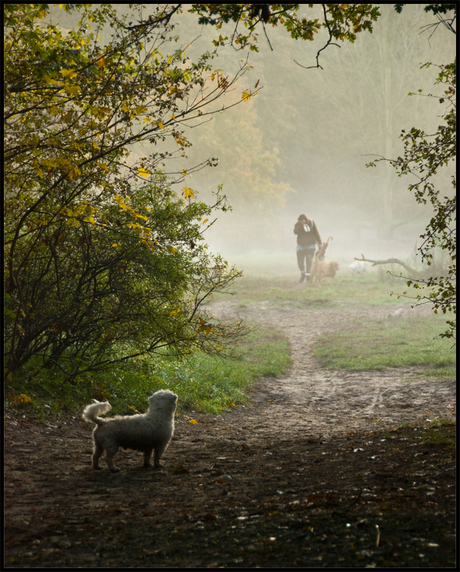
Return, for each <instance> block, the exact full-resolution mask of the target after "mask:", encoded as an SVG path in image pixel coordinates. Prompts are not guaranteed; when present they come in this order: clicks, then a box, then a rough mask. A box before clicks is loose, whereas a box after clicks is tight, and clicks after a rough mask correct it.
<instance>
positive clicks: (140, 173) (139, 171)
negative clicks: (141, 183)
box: [137, 167, 150, 177]
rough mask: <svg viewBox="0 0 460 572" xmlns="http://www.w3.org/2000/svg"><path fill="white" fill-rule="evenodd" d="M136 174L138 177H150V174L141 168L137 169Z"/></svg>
mask: <svg viewBox="0 0 460 572" xmlns="http://www.w3.org/2000/svg"><path fill="white" fill-rule="evenodd" d="M137 174H138V175H139V176H140V177H148V176H149V175H150V173H149V172H148V171H147V170H146V169H144V168H143V167H141V168H140V169H138V171H137Z"/></svg>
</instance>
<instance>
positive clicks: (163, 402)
mask: <svg viewBox="0 0 460 572" xmlns="http://www.w3.org/2000/svg"><path fill="white" fill-rule="evenodd" d="M149 404H150V410H152V411H162V412H164V413H169V414H171V415H172V414H173V413H174V411H175V410H176V405H177V395H176V394H175V393H173V392H172V391H170V390H169V389H160V391H156V392H155V393H154V394H153V395H151V396H150V397H149Z"/></svg>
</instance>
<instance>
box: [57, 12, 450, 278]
mask: <svg viewBox="0 0 460 572" xmlns="http://www.w3.org/2000/svg"><path fill="white" fill-rule="evenodd" d="M379 8H380V12H381V17H380V18H379V19H378V20H377V22H375V23H374V30H373V33H372V34H370V33H368V32H361V33H360V34H358V37H357V39H356V41H355V43H354V44H351V43H347V42H345V43H341V44H340V47H339V46H336V45H330V46H328V48H327V49H325V50H324V51H322V52H321V55H320V58H319V63H320V65H321V67H322V69H305V68H306V67H309V66H315V65H316V55H317V52H318V50H320V49H321V48H322V47H323V46H324V45H325V44H326V41H327V35H326V34H325V33H324V32H320V33H318V34H317V35H316V36H315V40H314V41H313V42H304V41H301V40H298V41H295V40H293V39H291V38H290V37H289V36H288V34H287V33H286V31H285V29H284V28H282V27H278V28H272V27H268V28H267V30H266V32H267V37H265V35H264V34H263V32H262V30H261V31H260V33H259V50H260V51H259V53H254V52H249V51H248V50H245V51H242V50H240V51H238V50H235V49H234V48H232V47H230V46H224V47H221V48H219V50H218V56H217V57H216V58H214V60H212V64H211V65H212V69H213V70H216V69H220V70H221V73H222V75H223V76H227V75H229V76H231V75H232V74H234V73H235V72H236V71H237V70H238V69H239V68H240V66H241V62H242V61H246V59H247V58H248V61H249V64H250V65H251V66H252V69H251V70H250V71H249V72H248V73H246V74H245V75H244V76H243V77H242V78H241V79H240V81H239V82H238V83H237V85H236V87H235V88H234V89H233V91H232V92H231V93H229V94H227V95H225V97H223V98H222V100H223V103H224V104H229V103H235V102H237V101H241V94H242V93H243V91H244V90H246V89H254V87H255V86H256V85H257V86H258V87H257V91H258V93H257V95H256V96H255V97H252V98H251V99H250V100H249V101H247V102H241V103H239V104H238V105H236V106H235V107H233V108H231V109H229V110H226V111H223V112H222V113H217V114H215V115H213V116H212V118H210V119H209V118H207V119H206V120H203V122H202V123H201V124H200V123H197V124H195V125H193V126H190V127H189V128H188V129H186V136H187V137H188V139H189V141H190V142H191V143H192V147H191V148H190V149H188V150H187V157H183V158H179V159H176V160H175V163H176V164H175V166H174V168H172V169H171V170H172V171H175V172H180V170H182V169H185V170H189V169H191V168H192V167H193V166H195V165H197V164H199V163H201V162H203V161H206V160H207V159H208V158H210V157H217V158H218V159H219V162H218V166H217V167H213V168H205V169H203V170H201V171H199V172H197V173H194V174H193V175H188V176H187V177H186V181H185V184H186V185H187V186H188V187H190V188H192V189H193V192H194V195H195V197H197V198H198V200H204V201H206V202H210V203H212V201H213V193H214V192H215V191H216V189H217V187H218V186H219V185H222V186H223V193H224V194H225V195H226V198H227V200H228V203H229V205H230V206H231V210H229V211H227V212H225V213H224V212H220V211H218V212H216V215H215V217H216V220H215V222H214V223H213V224H212V225H211V226H210V228H208V229H207V230H206V232H204V234H203V236H204V238H205V240H206V242H207V243H208V244H209V248H210V250H212V251H213V252H215V253H219V254H221V255H222V256H223V257H224V258H225V259H227V260H228V261H229V263H231V264H233V263H236V264H237V265H238V266H239V267H240V268H243V269H244V267H245V266H247V265H248V264H249V265H251V266H252V265H253V264H254V265H255V266H257V267H258V268H259V269H261V270H265V271H266V272H268V273H270V274H277V273H287V274H289V273H291V272H292V274H293V276H297V265H296V256H295V246H296V237H295V235H294V233H293V228H294V224H295V222H296V220H297V218H298V216H299V215H300V214H306V215H307V216H308V217H309V218H311V219H313V220H314V221H315V223H316V225H317V227H318V230H319V233H320V235H321V239H322V240H323V241H327V239H328V238H329V237H332V240H330V243H329V247H328V251H327V257H328V259H329V260H337V261H339V262H340V263H341V264H349V263H351V262H353V259H354V257H360V256H361V255H362V254H364V255H365V256H366V257H369V258H382V257H384V258H388V257H398V258H401V259H404V258H406V259H407V258H408V257H410V256H413V255H414V253H415V252H416V249H417V247H418V246H419V245H420V244H421V239H420V234H421V233H423V232H424V230H425V227H426V224H427V223H428V222H429V220H430V218H431V215H432V210H431V208H430V206H429V205H426V206H425V205H419V204H418V203H417V202H416V200H415V197H414V196H413V194H411V193H410V192H409V190H408V185H409V184H410V183H411V182H414V179H412V180H411V179H410V177H409V176H404V177H398V176H397V174H396V172H395V170H394V168H392V167H391V165H390V164H389V163H388V162H381V163H378V164H377V166H376V167H374V168H366V164H367V163H369V162H371V161H372V160H375V159H376V158H377V157H378V156H381V157H382V156H383V157H385V158H387V159H396V158H397V157H398V156H399V155H402V153H403V144H402V141H401V140H400V133H401V130H402V129H405V130H406V131H407V130H410V129H411V128H412V127H418V128H421V129H423V130H425V132H426V133H432V132H434V131H435V130H436V128H437V126H438V122H439V116H440V115H441V113H442V111H443V107H442V106H441V105H440V104H439V102H438V98H429V97H425V96H423V95H413V96H409V95H408V94H409V92H412V93H415V94H417V93H418V91H419V90H420V89H421V90H423V93H424V94H428V93H434V94H438V93H439V92H440V88H439V86H434V85H433V84H434V80H435V78H436V75H437V72H438V68H436V67H434V66H433V67H431V68H428V69H426V68H421V65H422V64H424V63H425V62H432V63H433V64H446V63H448V62H450V61H452V60H453V57H454V54H455V50H456V46H455V35H454V34H452V32H450V31H448V30H447V29H446V28H444V27H443V26H442V25H439V26H437V28H436V29H434V28H432V27H429V25H430V24H433V23H435V21H436V20H435V17H434V16H433V15H432V14H426V13H425V12H424V11H423V8H424V5H422V4H415V5H414V4H408V5H405V6H404V9H403V11H402V13H401V14H397V13H396V11H395V10H394V7H393V5H380V7H379ZM119 10H120V12H124V11H128V10H129V7H128V5H120V6H119ZM300 10H305V15H306V14H307V13H308V15H309V17H311V15H312V10H313V11H314V10H318V18H320V17H321V7H320V6H319V5H318V6H315V7H314V8H313V9H309V8H307V6H301V8H300ZM148 12H149V7H148V6H147V8H146V12H145V14H146V16H147V15H148ZM50 15H51V19H52V20H53V22H54V23H58V24H59V25H60V27H63V28H66V27H68V28H70V27H71V26H72V25H74V24H75V22H74V21H73V19H72V18H71V17H70V16H69V15H68V14H66V13H64V12H63V11H62V10H58V9H57V7H56V8H55V9H53V8H51V10H50ZM299 15H302V14H301V13H299ZM174 18H175V19H174V22H175V23H176V27H175V30H174V33H175V34H177V35H178V37H179V43H178V45H182V46H184V47H186V53H187V57H189V58H191V60H192V61H194V60H195V61H196V59H197V58H198V57H200V56H201V55H202V54H203V53H204V52H205V51H207V50H209V51H213V50H214V46H213V44H212V40H213V39H215V38H216V36H217V35H218V34H219V33H222V35H230V33H231V31H232V26H231V24H228V25H227V26H228V27H227V29H225V27H223V29H222V30H219V31H217V30H216V29H215V28H214V27H211V26H200V25H199V24H198V19H197V17H196V15H192V14H189V13H188V12H187V11H186V10H185V11H184V13H182V14H180V15H178V14H176V15H175V17H174ZM110 33H111V31H110V29H107V31H106V33H104V34H101V37H102V41H103V43H105V42H107V41H109V38H110ZM267 38H268V39H267ZM219 102H220V103H219V105H222V102H221V100H219ZM133 150H134V152H133V159H135V158H136V157H139V156H140V155H142V154H149V153H151V152H152V150H153V149H152V145H149V144H148V143H146V142H144V143H142V144H136V145H134V146H133ZM157 150H158V149H156V148H155V151H157ZM452 174H453V167H449V168H447V169H446V168H444V169H443V170H439V171H438V175H437V181H436V184H437V186H438V188H440V189H441V194H442V195H446V196H451V195H452V185H451V182H450V177H451V176H452Z"/></svg>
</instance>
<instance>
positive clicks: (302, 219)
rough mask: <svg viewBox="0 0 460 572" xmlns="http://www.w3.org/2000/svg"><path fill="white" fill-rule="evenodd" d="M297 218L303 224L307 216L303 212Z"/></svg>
mask: <svg viewBox="0 0 460 572" xmlns="http://www.w3.org/2000/svg"><path fill="white" fill-rule="evenodd" d="M297 220H298V221H299V222H301V223H302V224H305V223H306V222H307V217H306V216H305V215H304V214H301V215H300V216H299V218H298V219H297Z"/></svg>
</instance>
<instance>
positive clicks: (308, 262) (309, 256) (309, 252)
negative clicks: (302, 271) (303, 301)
mask: <svg viewBox="0 0 460 572" xmlns="http://www.w3.org/2000/svg"><path fill="white" fill-rule="evenodd" d="M314 254H315V251H314V250H313V249H311V248H309V249H308V250H305V262H306V278H307V283H309V282H310V269H311V265H312V264H313V256H314Z"/></svg>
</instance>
